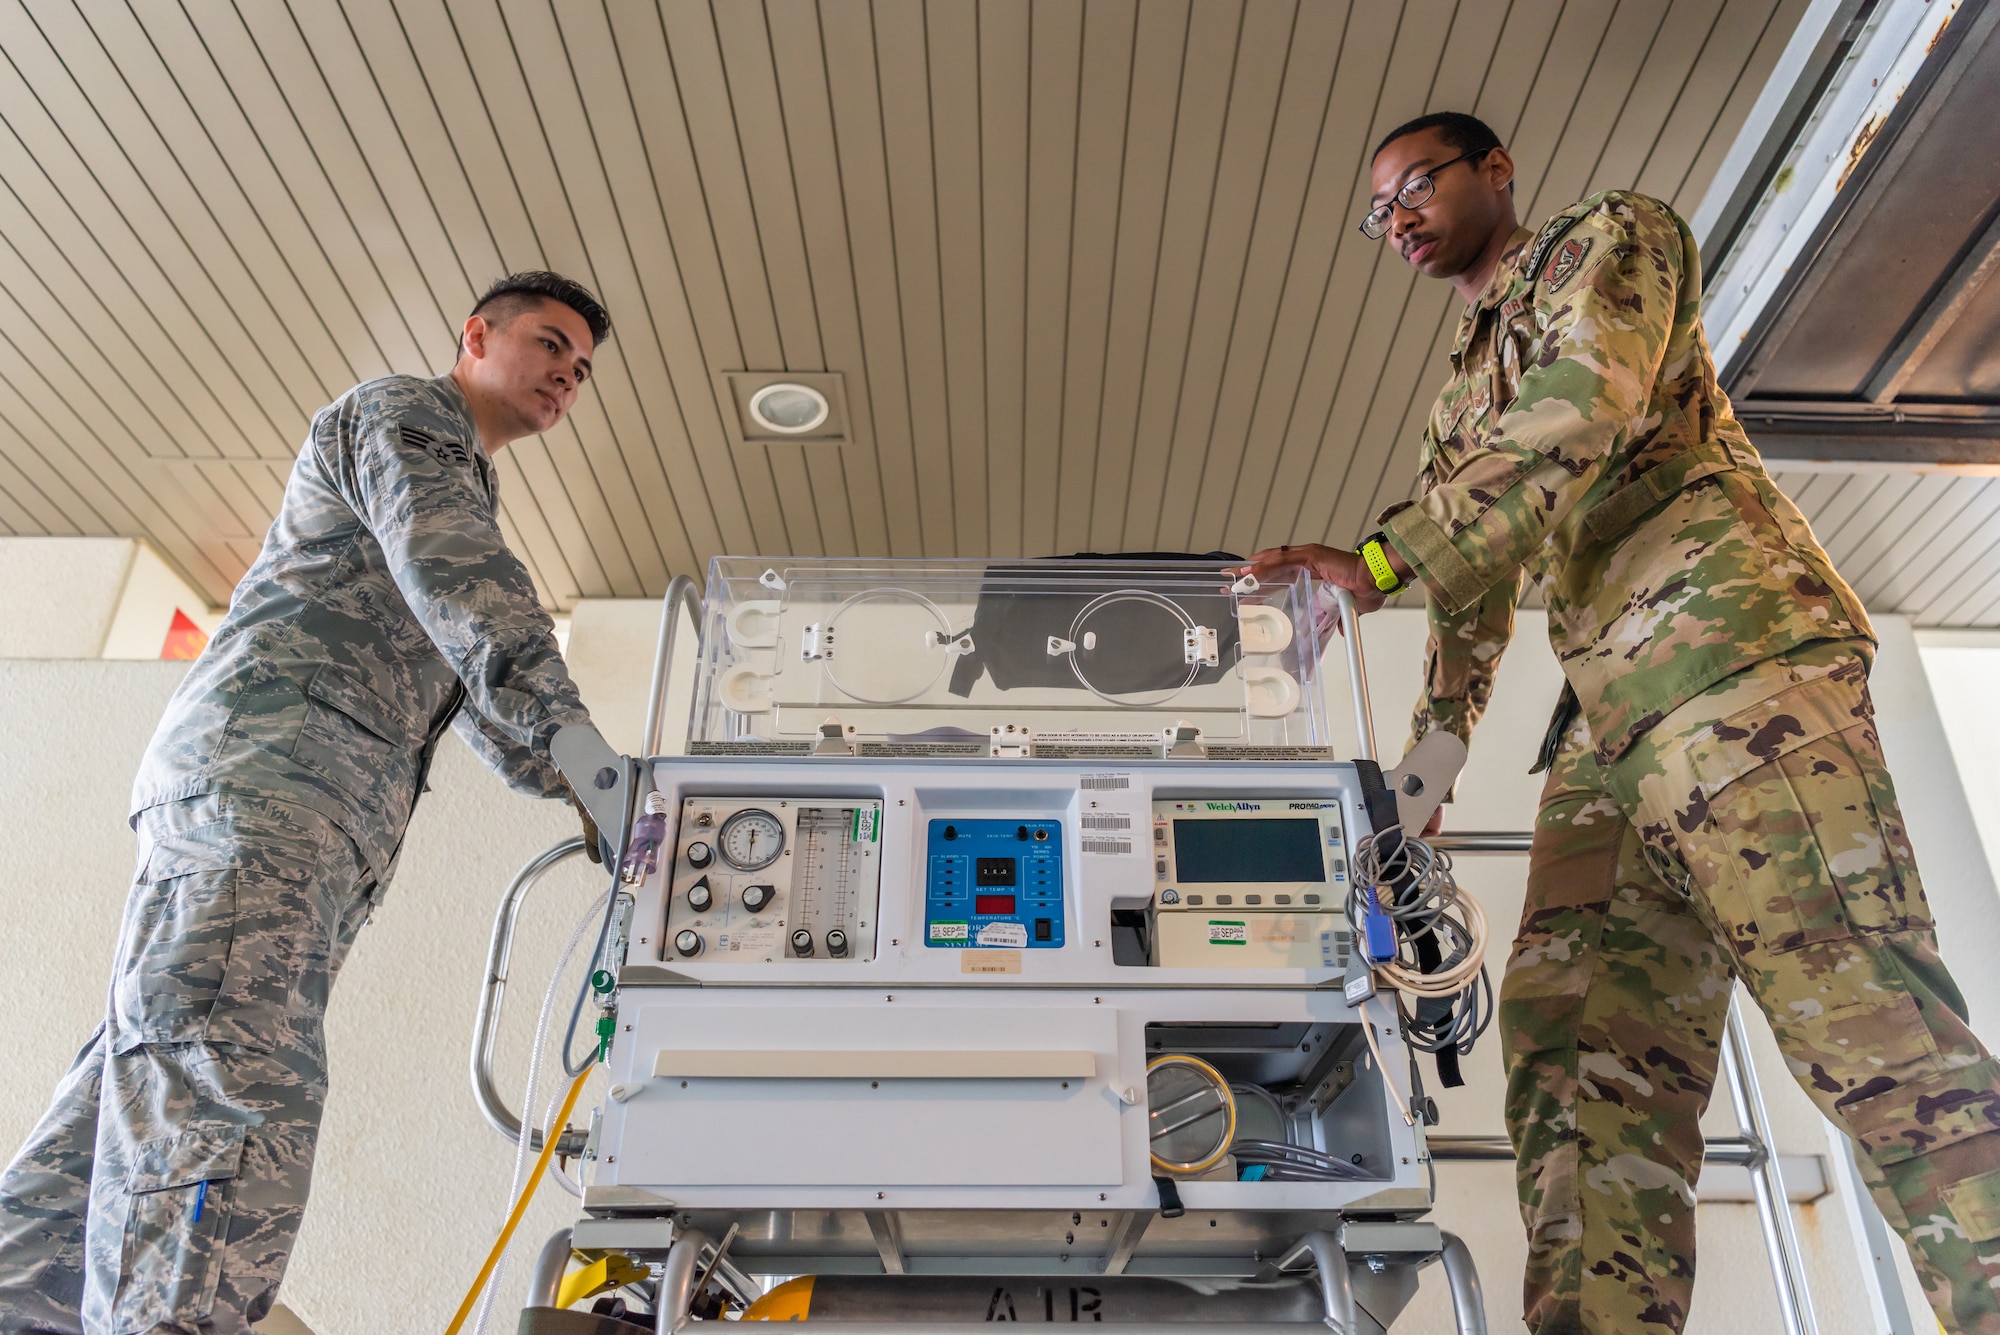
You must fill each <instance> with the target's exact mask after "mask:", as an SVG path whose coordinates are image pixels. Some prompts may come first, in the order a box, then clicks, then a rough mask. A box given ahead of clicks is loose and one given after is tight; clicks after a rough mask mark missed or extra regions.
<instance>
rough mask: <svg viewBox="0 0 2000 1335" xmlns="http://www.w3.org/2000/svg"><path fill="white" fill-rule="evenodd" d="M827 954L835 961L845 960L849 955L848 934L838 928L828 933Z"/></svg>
mask: <svg viewBox="0 0 2000 1335" xmlns="http://www.w3.org/2000/svg"><path fill="white" fill-rule="evenodd" d="M826 953H827V954H829V955H831V956H833V957H834V958H835V959H842V958H844V957H845V956H846V954H847V933H846V932H843V931H841V930H840V929H839V928H838V927H836V928H834V929H833V930H832V931H830V932H828V933H827V934H826Z"/></svg>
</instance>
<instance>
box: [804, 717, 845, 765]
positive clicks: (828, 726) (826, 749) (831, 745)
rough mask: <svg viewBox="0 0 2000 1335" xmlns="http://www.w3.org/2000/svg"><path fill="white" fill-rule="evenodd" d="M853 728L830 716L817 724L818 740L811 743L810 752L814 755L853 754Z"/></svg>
mask: <svg viewBox="0 0 2000 1335" xmlns="http://www.w3.org/2000/svg"><path fill="white" fill-rule="evenodd" d="M855 751H856V747H855V745H854V729H853V728H851V727H848V726H846V725H844V724H842V723H841V721H840V720H839V719H837V718H830V719H828V720H827V721H826V722H824V723H822V724H820V725H819V740H818V741H816V742H814V743H813V749H812V753H813V754H814V755H816V756H851V755H853V754H855Z"/></svg>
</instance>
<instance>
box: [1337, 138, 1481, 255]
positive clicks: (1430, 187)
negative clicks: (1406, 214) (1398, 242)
mask: <svg viewBox="0 0 2000 1335" xmlns="http://www.w3.org/2000/svg"><path fill="white" fill-rule="evenodd" d="M1492 151H1493V146H1492V145H1491V144H1489V145H1487V146H1486V147H1485V148H1475V149H1474V150H1472V152H1470V153H1461V154H1459V155H1458V156H1457V157H1455V158H1453V159H1452V160H1451V162H1440V163H1439V164H1438V165H1437V166H1435V167H1433V168H1431V169H1430V170H1429V171H1427V172H1425V173H1424V174H1423V175H1422V176H1412V177H1411V178H1410V179H1409V180H1407V181H1405V182H1403V188H1402V189H1400V190H1398V191H1397V192H1396V197H1395V198H1394V199H1392V200H1391V201H1389V203H1387V204H1384V205H1382V206H1381V207H1380V208H1376V209H1370V210H1369V212H1368V216H1367V217H1365V218H1363V219H1362V220H1361V221H1360V222H1358V223H1356V224H1355V226H1357V227H1359V228H1360V229H1361V235H1363V236H1365V237H1367V238H1368V239H1369V240H1370V241H1380V240H1381V239H1382V238H1383V237H1385V236H1387V235H1389V223H1390V222H1391V220H1393V219H1394V218H1395V216H1396V208H1395V206H1396V205H1398V204H1401V205H1402V206H1403V207H1404V208H1406V209H1414V208H1417V207H1419V206H1420V205H1422V204H1424V203H1425V202H1427V201H1428V200H1429V199H1430V197H1431V196H1432V195H1433V194H1435V193H1437V174H1438V173H1439V172H1441V171H1443V170H1444V169H1445V168H1446V167H1449V166H1451V165H1453V164H1454V163H1459V162H1464V161H1466V160H1467V159H1469V158H1476V157H1479V156H1480V155H1481V154H1484V153H1490V152H1492Z"/></svg>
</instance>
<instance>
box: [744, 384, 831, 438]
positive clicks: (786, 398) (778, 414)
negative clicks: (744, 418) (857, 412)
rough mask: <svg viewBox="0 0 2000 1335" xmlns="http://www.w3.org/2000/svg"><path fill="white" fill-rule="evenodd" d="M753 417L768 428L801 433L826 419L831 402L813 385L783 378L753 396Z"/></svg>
mask: <svg viewBox="0 0 2000 1335" xmlns="http://www.w3.org/2000/svg"><path fill="white" fill-rule="evenodd" d="M749 406H750V420H751V421H752V422H754V423H756V424H757V425H758V426H760V427H763V428H764V429H765V430H767V431H775V432H777V433H778V434H780V435H785V436H800V435H804V434H805V433H806V432H808V431H811V430H813V429H815V428H816V427H818V426H819V425H820V423H822V422H824V421H826V418H827V414H828V413H830V412H832V411H833V409H832V405H830V404H829V403H828V402H827V400H826V395H824V394H822V393H820V392H819V391H818V390H816V389H814V388H813V387H812V386H810V385H799V384H793V383H792V382H790V381H781V382H779V383H778V384H775V385H766V386H764V387H763V388H762V389H760V390H758V391H757V392H756V393H755V394H752V395H751V396H750V405H749Z"/></svg>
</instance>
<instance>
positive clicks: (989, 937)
mask: <svg viewBox="0 0 2000 1335" xmlns="http://www.w3.org/2000/svg"><path fill="white" fill-rule="evenodd" d="M973 944H974V945H978V946H1001V947H1014V948H1021V947H1025V946H1026V945H1027V944H1028V925H1027V924H1026V923H1021V922H989V923H987V924H986V925H985V926H984V927H982V928H980V929H979V937H978V939H977V940H976V941H974V942H973Z"/></svg>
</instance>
